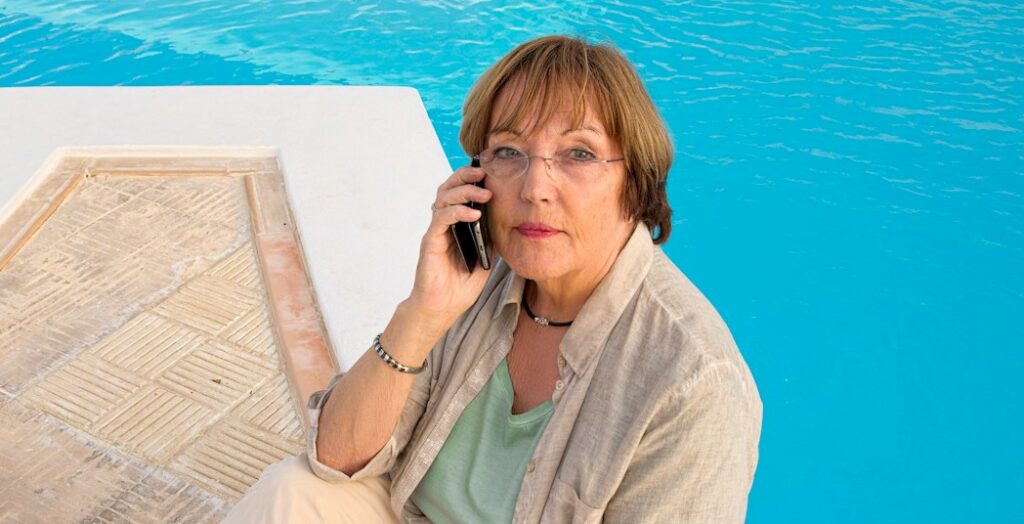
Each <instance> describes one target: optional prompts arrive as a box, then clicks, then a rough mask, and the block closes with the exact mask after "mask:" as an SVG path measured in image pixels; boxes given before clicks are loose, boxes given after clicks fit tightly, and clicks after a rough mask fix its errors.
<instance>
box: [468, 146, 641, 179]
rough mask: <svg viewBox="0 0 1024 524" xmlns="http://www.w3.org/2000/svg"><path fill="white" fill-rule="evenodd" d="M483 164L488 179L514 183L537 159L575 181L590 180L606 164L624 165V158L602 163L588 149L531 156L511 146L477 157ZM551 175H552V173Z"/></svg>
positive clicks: (486, 152) (489, 151)
mask: <svg viewBox="0 0 1024 524" xmlns="http://www.w3.org/2000/svg"><path fill="white" fill-rule="evenodd" d="M473 158H474V159H477V160H479V161H480V167H482V168H483V170H484V172H486V173H487V175H488V176H492V177H494V178H500V179H503V180H511V179H513V178H518V177H519V176H522V175H523V174H524V173H526V171H527V170H529V169H530V161H531V160H532V159H534V158H536V159H540V160H543V161H544V162H545V163H547V162H548V161H551V163H553V164H554V165H555V167H556V168H557V171H558V172H560V173H563V174H564V175H565V176H566V177H567V178H570V179H573V180H578V181H579V180H586V179H588V178H591V177H593V176H595V175H597V174H598V173H600V171H601V167H602V166H604V165H605V164H611V163H614V162H622V161H623V160H625V159H624V158H611V159H606V160H602V159H599V158H597V157H596V156H595V155H594V154H593V153H591V152H590V151H587V150H586V149H580V148H570V149H563V150H561V151H558V152H557V153H555V155H554V156H551V157H543V156H540V155H527V154H526V153H523V152H522V151H519V150H517V149H515V148H512V147H508V146H498V147H492V148H490V149H487V150H485V151H483V152H482V153H480V154H479V155H476V156H474V157H473ZM549 172H550V171H549Z"/></svg>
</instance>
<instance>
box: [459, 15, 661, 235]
mask: <svg viewBox="0 0 1024 524" xmlns="http://www.w3.org/2000/svg"><path fill="white" fill-rule="evenodd" d="M507 86H514V89H515V91H516V92H515V93H513V94H512V95H513V96H512V97H511V98H510V100H511V102H510V103H511V105H512V106H513V107H512V110H511V111H510V112H509V114H508V115H507V116H506V118H505V119H504V120H503V121H502V122H499V123H498V124H497V126H496V127H497V128H498V129H502V130H504V129H511V128H512V127H513V126H514V125H515V124H516V123H518V122H521V121H523V120H524V117H526V116H528V114H529V113H530V112H533V111H536V114H538V115H541V116H540V118H538V121H536V122H534V125H535V126H543V125H544V124H546V122H542V121H539V120H543V119H544V118H550V116H551V115H552V114H554V113H555V111H554V109H555V108H556V107H559V106H561V104H562V103H564V102H566V100H564V97H565V96H566V95H567V94H568V95H569V96H571V97H573V100H571V103H572V104H573V105H572V115H573V121H574V124H575V125H580V124H582V121H583V118H584V115H585V113H586V110H587V108H588V102H589V103H590V104H591V105H593V106H594V107H593V109H594V110H596V111H597V112H598V113H599V115H600V117H601V120H602V123H603V124H604V126H605V128H606V129H607V131H608V134H609V136H611V138H612V139H614V140H615V141H616V142H618V144H619V146H620V147H621V148H622V152H623V156H624V157H625V166H626V183H625V185H624V187H623V191H622V199H621V203H622V209H623V211H624V212H625V213H626V214H627V215H628V216H629V217H630V218H632V219H634V220H640V221H642V222H644V223H645V224H646V225H647V227H648V228H650V230H651V234H652V236H653V239H654V242H655V243H656V244H661V243H664V242H665V241H666V240H668V236H669V234H670V233H671V232H672V208H671V207H669V204H668V195H667V193H666V191H665V182H666V180H667V178H668V171H669V168H671V167H672V142H671V141H670V140H669V137H668V131H667V130H666V128H665V123H664V122H663V121H662V119H661V116H660V115H659V114H658V111H657V110H656V109H655V108H654V103H653V102H651V97H650V96H649V95H648V94H647V89H646V88H645V87H644V84H643V82H642V81H641V80H640V77H639V76H638V75H637V73H636V71H635V70H634V69H633V66H632V64H630V62H629V60H628V59H627V58H626V57H625V56H623V55H622V53H621V52H620V51H619V50H618V49H616V48H615V47H614V46H612V45H611V44H589V43H587V42H586V41H585V40H583V39H582V38H570V37H566V36H560V35H553V36H544V37H540V38H537V39H534V40H530V41H528V42H526V43H523V44H520V45H519V46H518V47H516V48H515V49H513V50H512V51H511V52H510V53H508V54H507V55H505V56H504V57H502V58H501V60H498V62H497V63H496V64H494V65H493V66H491V68H490V69H488V70H487V71H486V72H485V73H484V74H483V75H482V76H481V77H480V78H479V79H478V80H477V82H476V84H474V85H473V88H472V89H471V90H470V91H469V95H467V96H466V102H465V104H464V105H463V106H462V130H461V132H460V133H459V142H460V143H461V144H462V148H463V149H464V150H465V151H466V152H467V153H468V154H470V155H476V154H479V153H480V152H481V151H483V150H484V149H485V148H486V147H487V137H488V134H489V133H490V132H491V129H490V124H491V122H490V120H491V116H492V115H491V112H492V111H493V109H494V103H495V100H497V98H498V94H499V93H500V92H501V90H502V89H504V88H505V87H507ZM530 131H532V130H526V132H527V133H529V132H530Z"/></svg>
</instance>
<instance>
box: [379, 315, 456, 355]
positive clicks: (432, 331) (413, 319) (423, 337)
mask: <svg viewBox="0 0 1024 524" xmlns="http://www.w3.org/2000/svg"><path fill="white" fill-rule="evenodd" d="M449 326H450V323H445V322H444V321H443V320H442V319H439V318H438V315H430V314H427V313H426V312H425V311H424V310H423V309H421V308H418V307H416V303H415V302H414V301H413V300H412V299H406V300H404V301H402V302H401V303H400V304H399V305H398V307H397V308H395V314H394V316H393V317H391V322H389V323H388V325H387V327H386V328H384V332H383V333H382V334H381V338H380V342H381V345H382V346H384V347H385V348H386V349H387V352H388V353H389V354H390V355H391V356H392V357H394V358H395V359H396V360H398V361H399V362H401V363H403V364H405V365H407V366H411V367H414V366H419V365H420V364H421V363H422V362H423V360H424V359H426V358H427V355H429V354H430V350H431V349H432V348H433V347H434V344H436V343H437V341H438V340H440V339H441V337H442V336H443V335H444V333H445V331H447V330H448V327H449Z"/></svg>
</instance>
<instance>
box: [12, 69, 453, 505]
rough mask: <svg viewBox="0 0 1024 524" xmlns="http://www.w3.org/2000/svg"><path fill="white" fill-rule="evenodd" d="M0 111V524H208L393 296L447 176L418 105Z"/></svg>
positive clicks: (329, 93)
mask: <svg viewBox="0 0 1024 524" xmlns="http://www.w3.org/2000/svg"><path fill="white" fill-rule="evenodd" d="M0 108H2V110H0V134H2V137H0V143H2V144H3V147H2V148H0V300H2V301H4V302H0V363H3V368H2V369H0V521H4V522H7V521H10V520H9V519H13V521H12V522H23V521H26V522H27V521H32V520H33V519H41V521H53V522H58V521H69V522H70V521H82V522H165V521H166V522H215V521H217V520H219V519H220V518H222V517H223V516H224V514H225V513H226V511H228V509H229V508H230V506H231V504H233V503H234V502H235V501H237V500H238V498H239V497H240V496H241V495H242V493H244V491H245V490H246V489H247V487H248V486H249V485H251V483H252V482H254V481H255V480H256V478H257V477H258V476H259V473H260V471H261V470H262V468H264V467H266V466H267V465H268V464H270V463H272V462H274V461H276V460H279V459H280V458H282V457H284V456H286V455H288V454H291V453H295V452H296V451H297V450H300V449H302V446H303V439H304V434H305V430H304V424H303V423H304V422H305V421H304V412H303V410H302V409H301V406H302V405H303V403H304V400H305V398H306V397H308V395H309V393H310V392H311V391H313V390H315V389H319V388H320V387H322V385H323V384H324V383H326V380H327V379H328V378H329V377H330V375H331V374H332V373H333V371H334V369H335V368H340V369H347V368H348V367H350V366H351V364H352V363H354V361H355V359H357V358H358V357H359V355H361V354H362V352H363V351H364V350H365V348H366V347H367V345H368V342H369V340H370V339H371V338H372V336H373V335H374V334H375V333H377V332H378V331H380V330H381V329H382V328H383V326H384V325H385V324H386V322H387V321H388V319H389V317H390V314H391V313H392V311H393V309H394V307H395V305H397V303H398V302H399V301H400V300H401V299H402V298H404V297H405V296H406V294H407V293H408V291H409V289H410V286H411V284H412V277H413V271H414V269H415V264H416V255H417V252H418V243H419V239H420V236H421V235H422V232H423V230H424V228H425V227H426V224H427V221H428V220H429V218H430V213H429V203H430V202H431V200H432V198H433V195H434V191H435V188H436V186H437V184H438V183H439V182H440V181H441V180H443V179H444V178H445V177H446V176H447V175H448V174H449V172H450V170H449V166H448V163H447V161H446V159H445V157H444V154H443V151H442V149H441V147H440V144H439V142H438V139H437V136H436V134H435V133H434V130H433V127H432V125H431V124H430V122H429V119H428V118H427V115H426V112H425V110H424V108H423V105H422V103H421V101H420V98H419V96H418V94H417V93H416V92H415V91H414V90H412V89H408V88H365V87H319V86H313V87H276V86H270V87H263V86H261V87H229V86H226V87H153V88H107V87H104V88H85V87H82V88H75V87H71V88H46V87H42V88H7V89H0ZM329 353H331V354H333V359H332V358H330V355H329ZM331 360H333V361H334V362H331ZM81 479H87V480H86V481H84V482H83V481H81ZM26 519H27V520H26Z"/></svg>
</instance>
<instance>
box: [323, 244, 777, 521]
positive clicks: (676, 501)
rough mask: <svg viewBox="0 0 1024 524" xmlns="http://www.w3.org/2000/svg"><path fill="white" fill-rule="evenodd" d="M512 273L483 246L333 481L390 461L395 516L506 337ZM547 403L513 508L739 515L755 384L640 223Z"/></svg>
mask: <svg viewBox="0 0 1024 524" xmlns="http://www.w3.org/2000/svg"><path fill="white" fill-rule="evenodd" d="M524 285H525V280H524V279H523V278H522V277H520V276H518V275H516V274H515V273H513V272H512V271H511V270H510V269H509V267H508V265H507V264H505V263H504V262H503V261H498V263H496V264H495V267H494V268H493V269H492V270H491V275H490V277H489V279H488V281H487V284H486V285H485V286H484V289H483V292H482V293H481V295H480V298H479V299H478V300H477V302H476V303H475V304H474V305H473V306H472V307H471V308H470V309H469V310H468V311H467V312H466V313H465V314H463V315H462V316H461V317H460V318H459V320H458V321H456V323H455V324H454V325H453V326H452V327H451V328H450V329H449V330H448V332H447V333H446V334H445V336H444V337H442V339H441V340H440V341H439V342H438V343H437V345H435V346H434V348H433V349H432V350H431V353H430V356H429V357H428V359H427V366H428V367H427V370H426V371H425V372H423V373H421V374H420V375H419V376H418V377H417V378H416V382H415V386H414V387H413V390H412V393H411V394H410V396H409V400H408V401H407V403H406V405H405V408H404V411H403V412H402V416H401V419H400V421H399V423H398V425H397V427H396V428H395V430H394V433H393V434H392V435H391V437H390V439H389V440H388V441H387V443H386V444H385V445H384V447H383V448H382V449H381V450H380V451H379V452H378V453H377V455H375V456H374V457H373V459H372V460H370V462H369V463H368V464H367V465H366V466H365V467H363V468H362V469H361V470H359V471H357V472H355V473H353V474H352V476H351V477H350V476H348V475H346V474H344V473H342V472H341V471H338V470H336V469H333V468H330V467H328V466H326V465H324V464H323V463H321V462H320V461H319V460H318V459H317V453H316V439H317V424H316V422H317V421H318V420H319V416H320V409H321V407H322V406H323V403H324V401H325V400H326V398H327V395H329V393H330V391H331V390H332V388H333V387H334V384H335V383H336V382H337V380H338V378H339V377H340V375H338V376H336V377H335V378H334V380H332V381H331V384H330V385H329V386H328V389H327V390H325V391H322V392H317V393H316V394H314V395H313V396H312V398H310V402H309V410H310V411H309V415H310V417H309V419H310V420H311V421H312V427H311V428H310V430H309V432H308V456H309V463H310V467H311V468H312V470H313V472H314V473H315V474H316V475H317V476H319V477H320V478H323V479H324V480H328V481H332V482H343V481H346V480H350V479H360V478H363V477H367V476H371V475H373V476H375V475H382V474H389V475H390V478H391V481H392V485H391V506H392V509H394V511H395V514H396V515H399V516H400V520H401V521H402V522H426V521H427V520H426V518H425V517H423V515H422V513H421V512H420V511H419V510H418V509H417V508H416V506H415V504H413V503H412V502H410V501H409V497H410V495H411V494H412V492H413V490H414V489H415V488H416V486H417V485H418V484H419V482H420V480H421V479H422V478H423V476H424V474H425V473H426V472H427V469H428V468H429V467H430V465H431V463H432V462H433V460H434V457H436V456H437V453H438V451H440V449H441V446H442V445H443V444H444V441H445V439H446V438H447V436H448V434H449V432H450V431H451V429H452V426H454V425H455V422H456V421H457V420H458V418H459V415H460V414H461V413H462V410H463V409H465V407H466V405H467V404H469V402H470V401H471V400H472V399H473V398H474V397H475V396H476V394H477V393H478V392H479V391H480V389H481V388H482V387H483V385H484V384H485V383H486V382H487V379H488V378H489V377H490V376H491V374H492V373H493V372H494V370H495V369H496V368H497V366H498V364H500V362H501V360H502V359H504V358H505V356H506V355H507V353H508V351H509V349H510V348H511V347H512V333H513V330H514V328H515V324H516V321H517V319H518V318H519V307H520V299H521V297H522V295H523V286H524ZM558 370H559V377H560V378H559V380H558V381H557V382H556V384H555V392H554V395H553V396H552V401H553V403H554V411H553V413H552V415H551V420H550V422H549V423H548V425H547V428H546V429H545V431H544V433H543V435H542V436H541V439H540V442H539V443H538V444H537V447H536V449H535V451H534V453H533V457H532V459H531V460H530V462H529V463H528V465H527V471H526V474H525V476H524V478H523V481H522V485H521V489H520V492H519V498H518V499H517V500H516V506H515V514H514V517H513V522H516V523H527V522H530V523H532V522H558V523H560V522H572V523H582V522H600V521H602V520H604V521H607V522H630V523H639V522H701V523H704V522H742V521H743V520H744V516H745V514H746V508H747V496H748V494H749V491H750V486H751V483H752V482H753V476H754V469H755V467H756V465H757V456H758V449H757V445H758V439H759V438H760V433H761V399H760V397H759V396H758V393H757V388H756V386H755V385H754V380H753V377H751V375H750V371H749V370H748V368H747V365H746V363H745V362H744V361H743V358H742V357H741V356H740V353H739V350H738V349H737V347H736V344H735V342H734V341H733V338H732V335H731V334H730V333H729V329H728V328H727V327H726V325H725V323H724V322H723V321H722V319H721V317H720V316H719V315H718V313H717V312H716V311H715V309H714V307H712V305H711V304H710V303H709V302H708V301H707V299H706V298H705V297H704V295H703V294H701V292H700V291H699V290H698V289H697V288H696V287H695V286H694V285H693V284H692V283H691V282H690V281H689V280H688V279H687V278H686V277H685V276H684V275H683V274H682V273H681V272H680V271H679V269H677V268H676V267H675V265H673V264H672V262H671V261H670V260H669V259H668V258H667V257H666V256H665V254H664V253H663V252H662V251H661V249H660V248H658V247H656V246H655V245H654V244H653V242H652V241H651V236H650V232H649V231H648V229H647V228H646V227H645V226H644V225H642V224H641V225H639V226H638V227H637V228H636V230H635V231H634V233H633V235H632V236H631V237H630V239H629V241H628V242H627V243H626V246H625V247H624V248H623V250H622V251H621V252H620V254H619V257H618V258H617V259H616V261H615V264H614V265H613V267H612V268H611V270H610V271H609V273H608V274H607V275H606V276H605V278H604V279H603V280H602V281H601V283H600V284H599V285H598V286H597V288H596V289H595V290H594V293H593V294H592V295H591V297H590V298H589V299H588V300H587V302H586V304H585V305H584V306H583V309H582V310H581V311H580V312H579V314H578V315H577V317H576V320H575V321H574V323H573V325H572V327H570V328H569V329H568V331H567V332H566V334H565V337H564V338H563V340H562V343H561V345H560V347H559V354H558Z"/></svg>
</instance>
